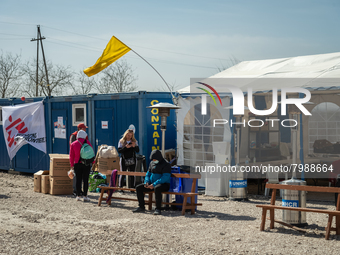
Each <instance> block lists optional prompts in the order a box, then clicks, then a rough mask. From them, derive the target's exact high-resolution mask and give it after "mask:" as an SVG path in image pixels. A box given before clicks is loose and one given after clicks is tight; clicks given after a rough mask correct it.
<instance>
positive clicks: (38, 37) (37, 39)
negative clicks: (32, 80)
mask: <svg viewBox="0 0 340 255" xmlns="http://www.w3.org/2000/svg"><path fill="white" fill-rule="evenodd" d="M37 28H38V31H37V38H36V39H35V38H33V39H32V40H31V42H33V41H37V72H36V89H35V96H36V97H37V96H38V88H39V81H38V70H39V41H40V45H41V51H42V55H43V60H44V65H45V72H46V81H47V86H50V83H49V81H48V73H47V66H46V60H45V53H44V47H43V43H42V40H44V39H46V38H45V37H42V36H41V33H40V25H37Z"/></svg>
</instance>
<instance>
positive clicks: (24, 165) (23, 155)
mask: <svg viewBox="0 0 340 255" xmlns="http://www.w3.org/2000/svg"><path fill="white" fill-rule="evenodd" d="M29 147H32V146H29V145H28V144H25V145H24V146H22V147H21V148H20V149H19V150H18V152H17V154H15V157H14V158H13V161H15V168H16V169H17V168H18V169H22V170H26V171H28V169H30V162H29V151H30V148H29ZM22 170H20V171H22Z"/></svg>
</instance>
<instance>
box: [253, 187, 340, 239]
mask: <svg viewBox="0 0 340 255" xmlns="http://www.w3.org/2000/svg"><path fill="white" fill-rule="evenodd" d="M266 188H267V189H272V190H273V191H272V197H271V201H270V205H268V204H265V205H256V207H260V208H262V219H261V226H260V230H261V231H263V230H264V227H265V222H266V214H267V210H269V212H270V229H273V228H274V222H275V221H276V220H275V219H274V210H275V209H282V210H291V211H298V212H314V213H324V214H328V223H327V226H326V228H325V230H326V235H325V236H326V237H325V238H326V240H328V239H329V235H330V231H336V235H339V234H340V210H339V209H340V195H338V200H337V204H336V210H334V211H332V210H322V209H311V208H301V207H286V206H277V205H275V199H276V190H279V189H286V190H298V191H309V192H326V193H338V194H339V193H340V188H334V187H320V186H305V185H285V184H267V185H266ZM333 216H335V217H336V227H335V228H332V220H333ZM285 225H289V224H285Z"/></svg>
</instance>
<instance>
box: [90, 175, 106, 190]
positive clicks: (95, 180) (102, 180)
mask: <svg viewBox="0 0 340 255" xmlns="http://www.w3.org/2000/svg"><path fill="white" fill-rule="evenodd" d="M100 184H106V176H105V175H104V174H101V173H98V172H93V173H92V174H90V176H89V191H90V192H94V191H96V189H97V186H99V185H100Z"/></svg>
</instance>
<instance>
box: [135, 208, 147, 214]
mask: <svg viewBox="0 0 340 255" xmlns="http://www.w3.org/2000/svg"><path fill="white" fill-rule="evenodd" d="M132 212H133V213H140V212H145V208H142V207H138V208H137V209H135V210H133V211H132Z"/></svg>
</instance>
